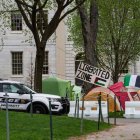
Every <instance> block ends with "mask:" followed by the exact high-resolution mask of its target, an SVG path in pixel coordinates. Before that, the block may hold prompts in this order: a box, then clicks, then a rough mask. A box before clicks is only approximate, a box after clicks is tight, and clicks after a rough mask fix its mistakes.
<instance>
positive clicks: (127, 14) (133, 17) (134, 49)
mask: <svg viewBox="0 0 140 140" xmlns="http://www.w3.org/2000/svg"><path fill="white" fill-rule="evenodd" d="M97 4H98V13H99V24H98V36H97V42H96V47H95V49H96V51H95V53H97V54H96V56H97V61H98V65H100V66H101V67H102V68H104V69H107V70H109V71H111V73H112V79H113V82H114V83H115V82H117V81H118V79H119V76H120V75H121V74H122V72H123V70H124V69H125V68H127V67H128V65H129V64H130V62H133V61H134V60H135V59H136V58H138V57H139V54H140V45H139V44H140V20H139V19H140V17H139V16H140V10H139V6H140V1H139V0H133V1H131V0H122V1H118V0H114V1H112V0H106V1H104V0H100V1H98V3H97ZM88 9H89V8H88ZM89 11H90V10H89ZM76 17H77V14H76V13H75V15H74V16H73V17H72V18H71V19H72V20H71V21H72V24H71V23H69V25H71V26H70V32H71V35H72V37H73V41H74V43H75V45H76V47H77V46H78V47H79V46H83V44H82V43H83V42H82V41H81V38H82V36H81V35H80V34H82V29H81V27H80V26H79V21H78V18H77V21H78V22H77V21H76V20H75V18H76ZM75 29H76V33H75V34H73V32H74V30H75ZM92 32H95V31H92ZM76 34H78V35H76ZM85 35H86V34H85ZM87 36H88V35H87ZM78 38H79V39H78ZM75 40H76V41H75ZM90 49H91V48H90ZM85 55H87V57H89V56H90V55H92V54H91V53H88V54H86V53H85Z"/></svg>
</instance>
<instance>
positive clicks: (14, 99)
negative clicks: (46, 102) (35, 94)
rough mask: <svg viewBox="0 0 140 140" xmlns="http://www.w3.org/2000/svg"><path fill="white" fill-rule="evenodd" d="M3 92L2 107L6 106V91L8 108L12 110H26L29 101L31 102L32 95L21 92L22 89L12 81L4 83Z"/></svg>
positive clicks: (0, 99) (0, 103)
mask: <svg viewBox="0 0 140 140" xmlns="http://www.w3.org/2000/svg"><path fill="white" fill-rule="evenodd" d="M2 89H3V93H2V94H1V96H2V97H0V106H1V108H2V109H5V108H6V99H5V93H7V95H8V109H11V110H26V108H27V106H28V103H29V102H30V97H29V95H27V97H25V95H24V94H19V93H18V91H19V90H21V89H20V88H19V87H18V86H17V85H16V84H12V83H2Z"/></svg>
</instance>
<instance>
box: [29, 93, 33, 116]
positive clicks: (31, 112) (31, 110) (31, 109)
mask: <svg viewBox="0 0 140 140" xmlns="http://www.w3.org/2000/svg"><path fill="white" fill-rule="evenodd" d="M30 101H31V107H30V114H31V117H33V96H32V92H30Z"/></svg>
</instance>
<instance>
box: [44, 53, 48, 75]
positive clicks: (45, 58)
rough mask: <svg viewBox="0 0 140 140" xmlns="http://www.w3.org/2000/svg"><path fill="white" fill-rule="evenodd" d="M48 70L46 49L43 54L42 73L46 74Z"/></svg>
mask: <svg viewBox="0 0 140 140" xmlns="http://www.w3.org/2000/svg"><path fill="white" fill-rule="evenodd" d="M48 70H49V68H48V51H46V52H45V56H44V64H43V74H48V73H49V72H48Z"/></svg>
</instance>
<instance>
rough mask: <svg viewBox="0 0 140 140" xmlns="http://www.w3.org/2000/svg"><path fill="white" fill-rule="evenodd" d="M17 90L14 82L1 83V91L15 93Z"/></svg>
mask: <svg viewBox="0 0 140 140" xmlns="http://www.w3.org/2000/svg"><path fill="white" fill-rule="evenodd" d="M18 90H19V88H18V87H16V86H15V85H14V84H3V92H7V93H17V91H18Z"/></svg>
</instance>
